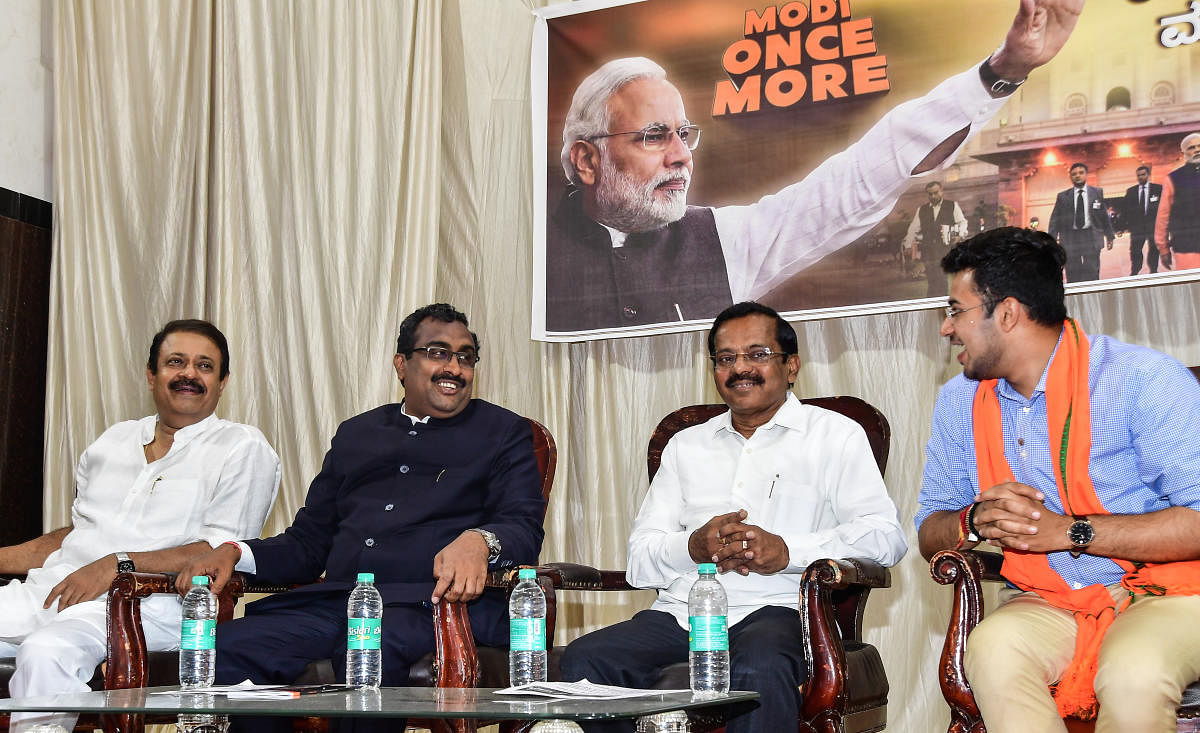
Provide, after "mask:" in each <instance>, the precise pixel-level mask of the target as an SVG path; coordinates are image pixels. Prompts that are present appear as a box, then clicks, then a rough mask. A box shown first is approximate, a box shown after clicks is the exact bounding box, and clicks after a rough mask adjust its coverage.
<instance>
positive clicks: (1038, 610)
mask: <svg viewBox="0 0 1200 733" xmlns="http://www.w3.org/2000/svg"><path fill="white" fill-rule="evenodd" d="M1109 590H1110V591H1111V592H1112V594H1113V597H1114V598H1123V597H1124V596H1125V593H1126V591H1125V590H1124V589H1123V588H1121V587H1120V586H1119V585H1114V586H1110V587H1109ZM1075 630H1076V627H1075V620H1074V618H1073V617H1072V616H1071V614H1070V613H1068V612H1066V611H1062V610H1060V609H1057V608H1055V607H1053V606H1051V605H1050V604H1048V603H1046V601H1044V600H1042V599H1041V597H1039V596H1038V595H1037V594H1035V593H1023V592H1020V591H1017V590H1011V589H1010V590H1005V591H1002V593H1001V604H1000V606H999V607H998V608H997V609H996V610H995V611H993V612H991V613H990V614H988V615H987V616H986V617H985V618H984V619H983V621H982V622H980V624H979V625H978V626H977V627H975V630H974V631H973V632H971V636H970V637H969V639H968V640H967V654H966V659H965V662H966V669H967V679H968V680H969V681H970V683H971V689H972V690H973V691H974V693H975V702H976V703H978V705H979V711H980V712H981V713H982V714H983V721H984V724H985V725H986V726H987V729H988V733H1051V732H1054V731H1059V732H1065V731H1066V729H1067V728H1066V726H1065V725H1064V724H1063V722H1062V720H1061V719H1060V718H1059V717H1058V710H1057V708H1055V706H1054V700H1053V699H1052V698H1051V697H1050V690H1049V687H1048V686H1049V685H1050V683H1052V682H1054V681H1056V680H1058V678H1059V677H1060V676H1061V675H1062V672H1063V670H1064V669H1066V667H1067V664H1068V663H1069V662H1070V661H1071V656H1072V654H1073V653H1074V651H1075ZM1198 679H1200V596H1162V597H1145V596H1138V599H1137V600H1136V601H1134V602H1133V603H1132V604H1131V605H1130V606H1129V607H1128V608H1127V609H1126V610H1125V612H1124V613H1122V614H1120V615H1119V616H1118V617H1117V618H1116V620H1115V621H1113V624H1112V626H1110V627H1109V630H1108V633H1107V634H1105V636H1104V641H1103V642H1102V644H1101V646H1100V663H1099V671H1098V672H1097V674H1096V699H1097V700H1098V701H1099V702H1100V714H1099V717H1098V718H1097V720H1096V733H1166V732H1167V731H1174V730H1175V709H1176V707H1178V705H1179V698H1180V696H1181V695H1182V694H1183V690H1184V689H1185V688H1186V687H1187V686H1188V685H1190V684H1191V683H1193V682H1195V681H1196V680H1198Z"/></svg>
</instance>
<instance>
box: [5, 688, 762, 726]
mask: <svg viewBox="0 0 1200 733" xmlns="http://www.w3.org/2000/svg"><path fill="white" fill-rule="evenodd" d="M156 692H169V693H170V694H152V693H156ZM495 693H496V688H468V689H445V688H443V689H438V688H435V687H383V688H380V689H378V690H347V691H338V692H324V693H320V694H316V695H303V696H300V697H297V698H291V699H282V700H262V699H258V700H252V699H238V698H229V697H226V696H224V695H214V694H208V693H189V692H180V691H179V688H178V687H150V688H140V689H133V690H107V691H101V692H80V693H73V694H68V695H50V696H45V697H24V698H14V699H7V700H4V699H0V714H2V713H5V712H80V713H84V712H89V713H98V712H109V713H112V712H122V713H155V714H175V713H192V712H195V713H216V714H222V715H293V716H315V717H349V716H353V717H396V718H486V719H493V720H504V719H509V720H512V719H518V720H520V719H524V720H536V719H545V718H560V719H568V720H597V719H605V718H632V717H639V716H642V715H653V714H655V713H664V712H668V711H671V710H698V709H701V708H713V710H712V711H711V712H717V709H718V708H729V707H731V706H735V705H736V706H738V707H745V708H747V709H749V707H751V705H748V703H752V701H753V700H755V699H757V698H758V693H757V692H741V691H732V692H729V693H727V694H724V695H720V696H718V697H713V698H694V697H693V696H692V693H690V692H686V691H684V692H664V693H662V694H658V695H652V696H647V697H636V698H626V699H620V700H567V699H562V698H557V699H550V698H535V697H533V696H519V697H518V696H513V695H497V694H495ZM739 712H741V711H740V710H739Z"/></svg>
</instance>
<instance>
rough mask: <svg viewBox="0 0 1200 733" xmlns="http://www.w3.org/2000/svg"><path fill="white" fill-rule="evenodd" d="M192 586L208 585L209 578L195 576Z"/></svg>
mask: <svg viewBox="0 0 1200 733" xmlns="http://www.w3.org/2000/svg"><path fill="white" fill-rule="evenodd" d="M192 585H208V576H207V575H193V576H192Z"/></svg>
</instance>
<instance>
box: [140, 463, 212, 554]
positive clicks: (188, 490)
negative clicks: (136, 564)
mask: <svg viewBox="0 0 1200 733" xmlns="http://www.w3.org/2000/svg"><path fill="white" fill-rule="evenodd" d="M203 487H204V483H203V482H202V481H201V480H200V479H196V478H160V479H157V480H155V481H154V483H153V484H151V486H150V490H149V491H148V492H147V496H146V503H145V504H144V505H143V510H142V517H141V521H140V522H138V523H137V525H136V526H137V531H138V533H139V534H141V535H142V536H143V537H146V538H148V539H152V540H156V541H157V542H156V544H157V545H158V546H160V547H165V546H168V545H166V544H164V543H163V542H162V541H165V540H174V544H183V543H184V542H190V541H192V540H195V539H198V538H197V537H193V536H191V535H192V534H194V528H196V527H198V526H200V524H202V523H203V517H201V516H197V514H198V512H199V511H200V510H201V508H202V507H201V506H200V504H201V494H202V493H203Z"/></svg>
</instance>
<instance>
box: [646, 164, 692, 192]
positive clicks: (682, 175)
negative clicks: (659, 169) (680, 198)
mask: <svg viewBox="0 0 1200 733" xmlns="http://www.w3.org/2000/svg"><path fill="white" fill-rule="evenodd" d="M674 181H683V182H684V183H686V184H688V185H691V181H692V176H691V174H690V173H688V172H687V169H686V168H680V169H678V170H671V171H665V172H663V173H660V174H658V175H657V176H655V177H654V180H652V181H650V188H652V189H653V188H658V187H659V186H661V185H663V184H664V183H672V182H674Z"/></svg>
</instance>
